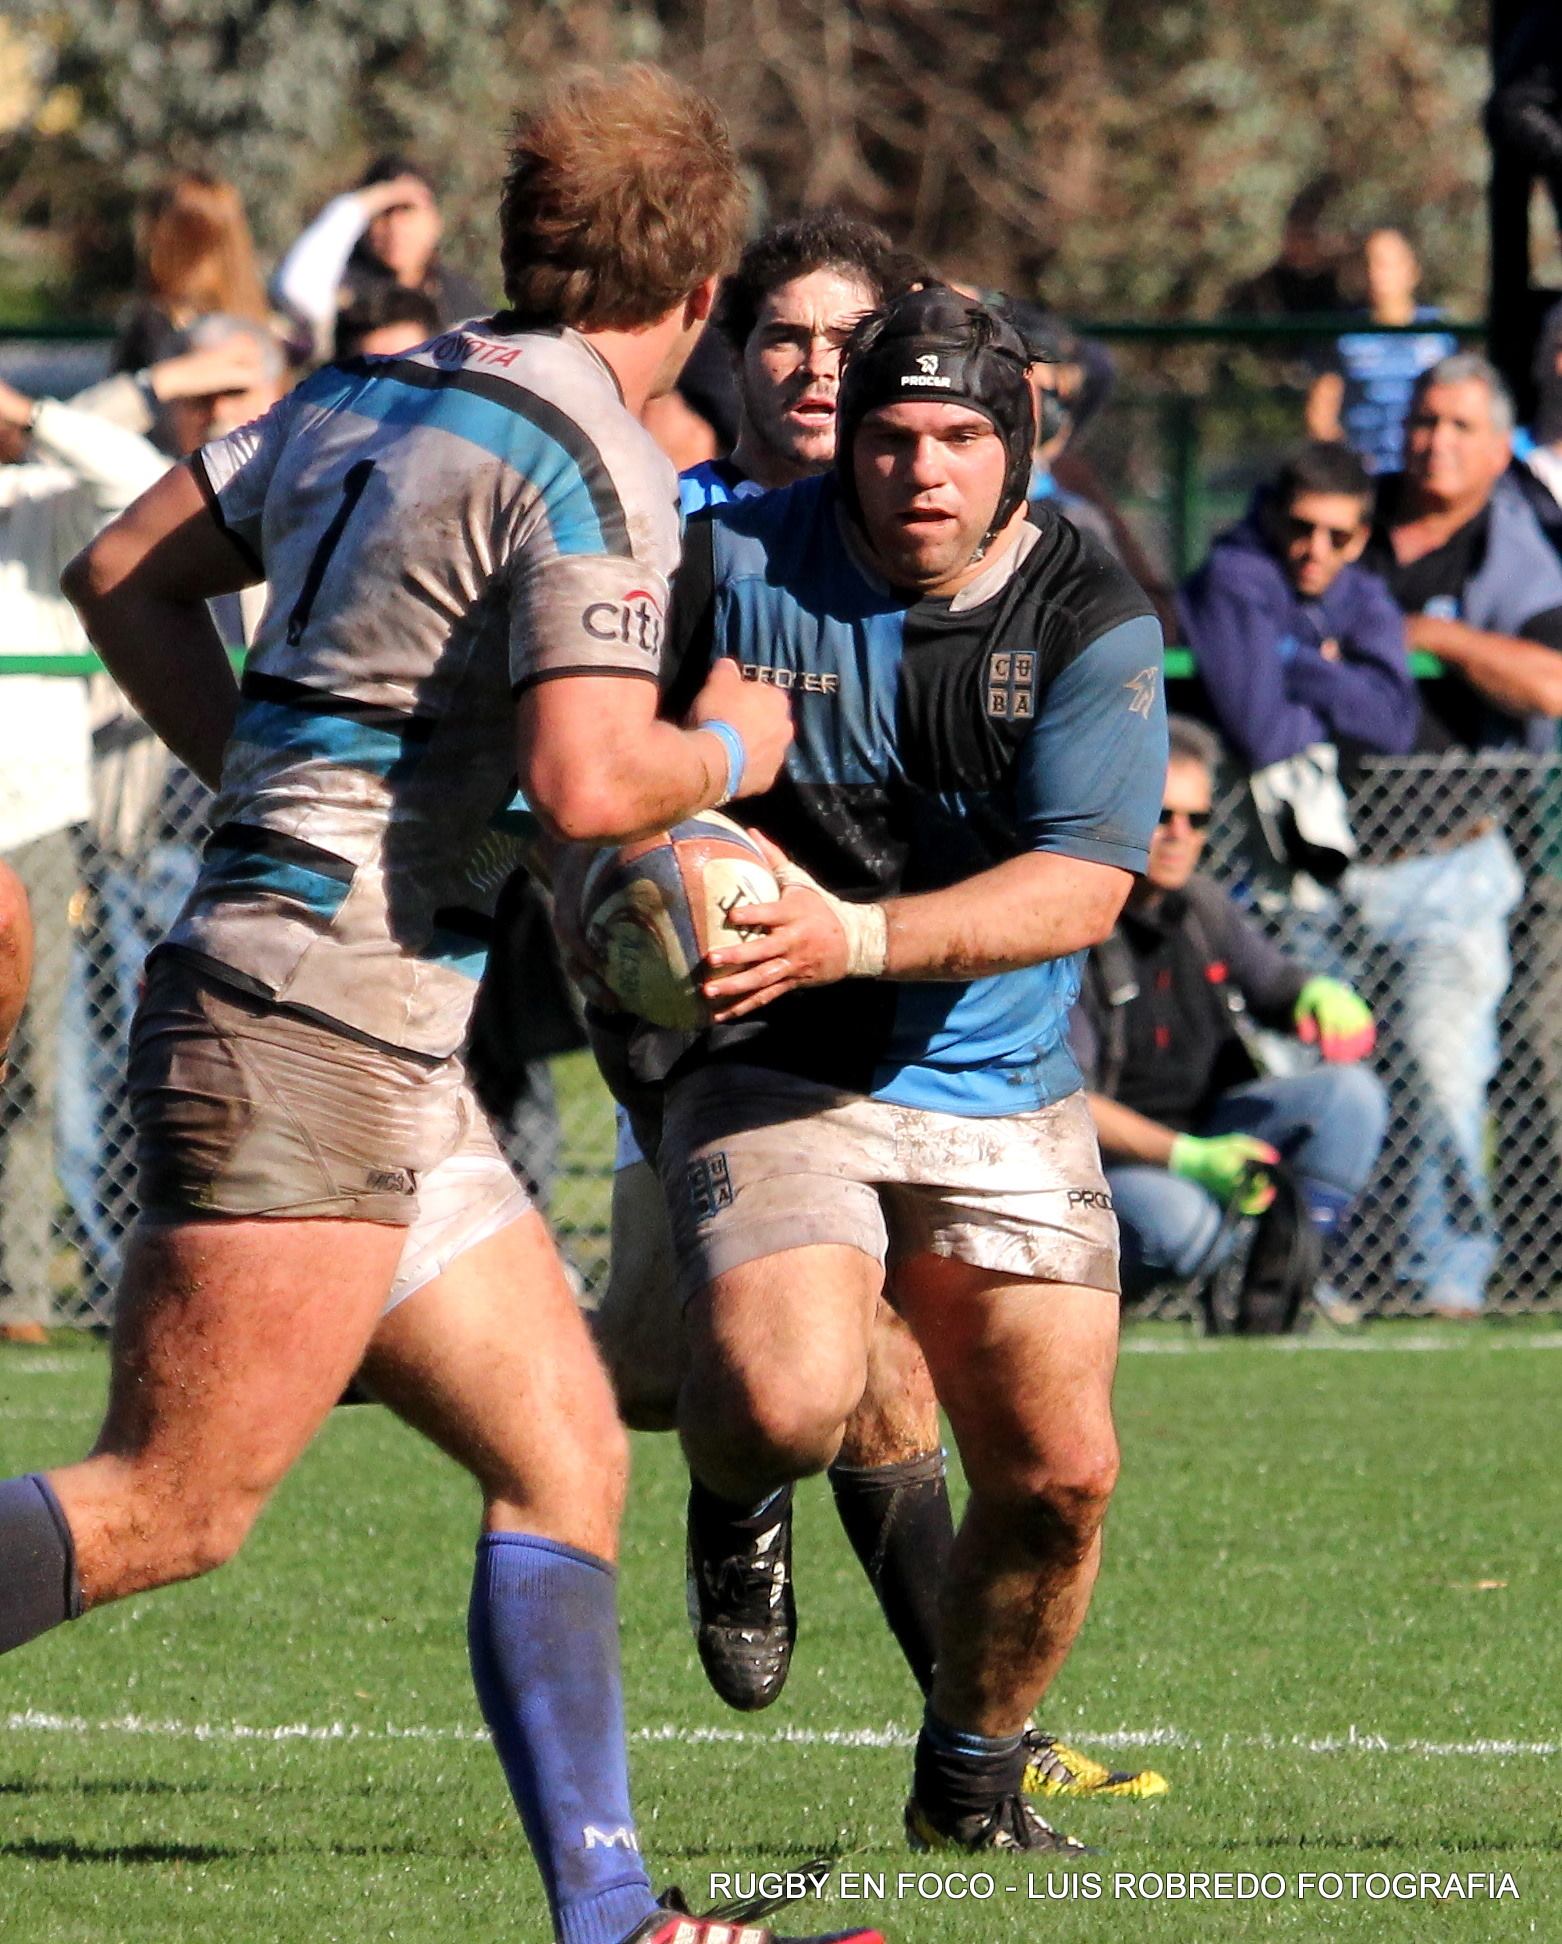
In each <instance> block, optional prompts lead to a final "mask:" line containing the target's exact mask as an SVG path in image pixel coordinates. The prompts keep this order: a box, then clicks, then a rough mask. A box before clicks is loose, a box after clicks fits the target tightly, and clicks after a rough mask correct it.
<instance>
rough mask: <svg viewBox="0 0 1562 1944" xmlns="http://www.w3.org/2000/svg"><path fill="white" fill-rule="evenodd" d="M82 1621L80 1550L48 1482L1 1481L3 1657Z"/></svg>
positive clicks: (0, 1648)
mask: <svg viewBox="0 0 1562 1944" xmlns="http://www.w3.org/2000/svg"><path fill="white" fill-rule="evenodd" d="M80 1616H81V1582H80V1581H79V1580H78V1579H77V1577H76V1548H75V1545H74V1544H73V1543H72V1540H71V1529H70V1527H69V1526H68V1525H67V1524H66V1523H65V1514H64V1513H63V1512H62V1511H61V1510H60V1502H59V1500H58V1499H57V1498H56V1497H55V1496H54V1491H53V1488H52V1487H51V1486H50V1484H49V1481H48V1480H47V1479H46V1478H40V1477H38V1476H37V1475H36V1474H35V1473H34V1474H31V1475H29V1476H28V1477H26V1478H7V1479H0V1654H6V1653H9V1652H10V1650H11V1649H12V1648H13V1647H22V1646H25V1645H26V1643H27V1642H28V1641H29V1640H36V1639H37V1637H38V1635H39V1634H41V1633H47V1632H48V1631H49V1629H50V1628H51V1627H58V1626H62V1625H63V1624H64V1623H65V1621H67V1620H76V1619H79V1618H80Z"/></svg>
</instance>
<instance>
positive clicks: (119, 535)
mask: <svg viewBox="0 0 1562 1944" xmlns="http://www.w3.org/2000/svg"><path fill="white" fill-rule="evenodd" d="M260 578H261V574H260V570H259V566H258V564H257V563H255V562H254V561H252V560H249V559H247V558H246V557H245V555H244V554H243V553H242V552H241V551H240V549H239V548H238V547H237V546H236V545H235V544H234V542H233V540H232V539H231V538H230V537H229V536H228V534H227V533H225V532H224V531H223V529H222V527H221V526H220V525H219V524H218V523H217V521H216V520H215V519H214V518H213V516H212V514H211V512H210V511H209V509H208V506H207V503H206V500H205V498H204V496H203V495H202V492H201V489H200V487H199V486H198V485H197V483H196V480H195V475H194V474H193V472H192V471H191V469H190V468H189V467H188V466H176V467H175V468H174V470H173V471H172V472H169V473H166V474H164V476H163V477H162V478H161V479H160V480H159V481H158V482H157V484H156V485H155V486H153V487H151V488H150V489H149V490H148V491H147V492H145V493H143V494H142V495H141V497H140V499H138V500H137V501H136V502H135V504H134V505H133V506H130V507H128V508H127V509H126V510H125V512H123V513H122V514H121V515H120V517H119V518H118V519H117V520H115V521H114V522H113V524H112V525H111V526H108V527H105V528H104V530H103V532H102V533H100V534H99V535H98V537H97V538H96V539H95V540H94V541H93V542H92V544H91V545H90V546H89V547H86V548H84V549H83V551H82V552H81V553H79V554H78V555H77V556H76V558H75V559H74V560H73V561H72V562H71V563H70V565H69V566H68V567H67V568H66V570H65V574H64V577H63V580H62V583H61V584H62V586H63V587H64V589H65V592H66V594H67V595H68V597H69V598H70V600H71V602H72V604H73V605H74V606H75V608H76V611H77V612H78V613H79V614H80V616H81V620H82V626H83V627H84V628H85V629H86V631H87V634H88V637H89V638H90V640H91V642H92V645H93V646H94V647H95V648H96V649H97V651H98V653H99V654H100V655H101V656H102V657H103V661H104V664H105V665H106V667H107V668H108V671H109V673H110V674H111V675H112V676H113V677H114V679H115V681H116V682H118V684H119V686H120V687H121V688H122V689H123V690H124V691H125V694H126V695H127V696H129V698H130V700H131V701H132V702H133V703H134V704H135V706H136V707H137V708H138V709H139V710H140V711H141V713H142V715H143V716H145V717H146V719H147V721H148V722H149V723H150V724H151V726H152V728H153V729H154V730H155V731H156V732H157V734H158V735H159V736H160V737H161V738H162V740H163V741H164V742H165V743H166V744H167V745H168V747H169V748H170V749H171V750H172V751H173V752H174V754H175V755H176V756H177V757H178V758H179V759H180V761H181V762H184V763H187V764H188V765H189V767H190V768H191V769H192V770H194V771H195V773H196V775H197V776H198V777H200V779H201V781H202V782H203V783H205V784H208V785H209V786H210V787H211V788H213V789H215V788H216V787H217V783H218V779H219V777H220V775H221V772H222V752H223V749H224V748H225V746H226V744H227V741H228V737H229V736H230V735H231V734H232V731H233V721H234V716H235V715H236V713H237V710H238V701H239V690H238V683H237V682H236V681H235V680H234V675H233V670H232V668H231V667H230V666H229V663H228V657H227V654H226V653H225V651H224V649H223V645H222V640H221V638H220V636H219V635H218V633H217V629H216V627H215V625H214V624H213V621H212V618H211V612H210V610H209V609H208V607H207V605H206V603H207V601H208V600H210V599H211V598H212V597H213V596H215V595H218V594H232V593H236V592H237V591H238V590H239V589H240V588H241V587H251V586H253V585H254V584H255V583H256V582H257V581H259V580H260Z"/></svg>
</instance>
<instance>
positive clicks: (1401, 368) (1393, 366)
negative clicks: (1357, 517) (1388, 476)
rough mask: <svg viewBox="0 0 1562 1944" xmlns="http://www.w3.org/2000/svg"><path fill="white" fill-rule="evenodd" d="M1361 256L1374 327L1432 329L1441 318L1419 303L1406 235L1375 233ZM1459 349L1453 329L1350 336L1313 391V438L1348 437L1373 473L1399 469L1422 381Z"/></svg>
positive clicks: (1416, 270) (1338, 343)
mask: <svg viewBox="0 0 1562 1944" xmlns="http://www.w3.org/2000/svg"><path fill="white" fill-rule="evenodd" d="M1361 254H1362V265H1363V268H1364V270H1365V273H1366V284H1367V321H1368V322H1369V323H1371V324H1381V325H1406V324H1418V323H1426V324H1430V323H1432V322H1434V321H1435V320H1436V319H1437V318H1439V317H1440V316H1441V315H1442V313H1441V311H1439V310H1436V309H1435V308H1433V307H1432V306H1431V305H1429V304H1418V303H1417V302H1416V290H1417V287H1418V285H1419V284H1420V282H1421V264H1420V261H1419V259H1418V258H1417V256H1416V253H1415V248H1414V245H1413V244H1412V243H1411V241H1410V238H1409V237H1408V236H1406V235H1405V233H1404V231H1403V230H1398V229H1387V228H1384V229H1375V230H1373V231H1372V232H1371V234H1370V235H1369V236H1368V238H1367V240H1366V242H1365V244H1364V245H1363V246H1362V253H1361ZM1458 349H1459V344H1458V340H1457V339H1456V338H1453V337H1451V336H1450V335H1449V334H1448V332H1447V331H1431V330H1428V331H1415V332H1404V331H1396V332H1395V333H1393V334H1392V335H1390V336H1384V335H1382V334H1381V333H1380V332H1378V331H1347V332H1346V333H1345V334H1344V335H1343V336H1342V337H1339V338H1336V339H1335V341H1334V346H1333V352H1332V355H1331V356H1330V357H1329V358H1328V360H1327V362H1326V363H1325V364H1324V366H1323V368H1322V369H1321V370H1320V371H1319V373H1318V376H1317V377H1316V378H1315V379H1314V380H1313V384H1312V389H1311V390H1310V391H1309V392H1308V394H1307V413H1306V417H1307V433H1308V437H1309V438H1313V439H1326V440H1343V441H1344V442H1345V444H1346V445H1348V446H1349V447H1350V448H1351V450H1352V451H1353V452H1355V453H1357V454H1359V455H1360V458H1361V460H1362V463H1363V464H1364V465H1365V466H1366V468H1367V471H1368V472H1370V473H1391V472H1398V470H1399V464H1400V460H1401V458H1402V456H1403V453H1404V446H1405V413H1406V412H1407V411H1408V409H1409V406H1410V394H1411V392H1412V390H1413V389H1414V387H1415V381H1416V379H1417V378H1418V377H1419V376H1420V375H1421V373H1422V372H1423V371H1425V370H1426V368H1427V366H1428V365H1434V364H1436V363H1437V361H1438V359H1439V358H1448V357H1452V355H1453V354H1454V352H1456V351H1457V350H1458Z"/></svg>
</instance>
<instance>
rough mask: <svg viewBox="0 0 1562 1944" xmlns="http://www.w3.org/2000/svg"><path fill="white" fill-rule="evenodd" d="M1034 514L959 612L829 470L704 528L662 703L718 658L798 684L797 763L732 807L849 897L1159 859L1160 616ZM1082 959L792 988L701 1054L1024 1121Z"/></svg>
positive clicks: (693, 534) (1115, 569)
mask: <svg viewBox="0 0 1562 1944" xmlns="http://www.w3.org/2000/svg"><path fill="white" fill-rule="evenodd" d="M1035 517H1036V520H1037V524H1036V525H1034V526H1029V525H1028V526H1026V527H1025V528H1023V529H1022V530H1021V534H1020V538H1019V541H1018V543H1017V545H1016V546H1015V547H1014V548H1013V549H1012V550H1010V551H1009V552H1008V553H1006V554H1004V555H1003V556H1001V557H1000V558H999V559H998V560H996V561H995V562H994V563H993V564H992V566H991V567H990V568H989V569H988V570H987V571H986V572H985V573H983V574H982V575H981V576H980V577H979V578H978V579H977V580H975V581H973V582H971V583H970V584H969V585H968V586H967V587H965V588H963V589H961V591H960V592H959V593H958V594H957V595H956V596H955V597H954V599H953V600H916V601H911V602H909V603H908V601H907V600H906V598H905V596H904V595H903V594H898V593H897V592H896V591H895V590H893V589H891V588H890V587H888V586H886V585H885V584H884V583H883V582H882V581H880V580H878V579H877V578H876V577H875V576H874V575H873V573H872V572H871V570H869V569H868V568H867V567H865V566H864V565H863V564H862V563H861V562H860V561H859V559H858V558H857V557H856V555H855V553H854V550H853V549H852V547H851V546H850V545H849V544H848V542H847V540H846V537H845V533H844V531H843V524H842V520H841V518H840V516H839V513H838V499H837V495H836V490H835V483H834V480H833V478H831V477H829V476H826V477H825V478H823V479H811V480H805V481H803V482H802V483H800V484H799V485H796V486H792V487H788V488H786V489H784V490H782V491H779V492H773V493H766V494H764V495H762V496H761V497H759V498H753V499H742V500H737V501H734V502H732V503H731V504H729V505H726V506H723V507H720V508H718V509H716V510H714V511H712V512H710V513H708V514H704V515H701V516H700V517H699V518H697V519H695V520H694V521H692V522H691V523H690V525H689V527H688V530H687V533H686V536H685V550H684V562H683V566H682V568H681V570H680V573H679V579H678V584H677V588H676V591H675V596H674V604H673V622H672V627H671V630H670V635H669V641H670V647H669V652H668V656H667V662H666V667H665V669H664V681H665V682H666V684H667V694H666V701H665V704H664V706H665V707H666V709H667V711H668V713H670V714H673V715H675V716H676V715H677V714H678V713H679V712H681V710H682V709H683V708H684V707H685V706H686V704H687V700H688V697H689V696H690V695H691V694H692V692H693V690H694V689H695V688H697V687H698V685H699V683H700V682H701V681H702V680H703V679H704V675H705V672H706V670H707V668H708V667H709V664H710V661H711V659H712V658H713V656H715V655H718V654H722V655H730V656H732V657H733V658H734V659H735V660H736V661H737V662H738V663H739V664H740V665H741V667H742V669H743V672H744V674H745V675H747V676H748V677H749V678H750V679H751V680H754V681H761V682H773V683H774V684H776V685H777V686H778V687H781V688H784V689H785V690H787V692H788V693H789V694H790V695H791V697H792V699H793V705H794V710H795V717H796V740H795V741H794V743H793V745H792V748H791V749H790V751H789V752H788V754H787V759H786V766H785V769H784V771H783V773H782V776H781V778H780V779H779V781H778V782H777V783H776V784H775V786H774V787H773V788H772V789H771V790H769V791H768V792H766V794H764V795H763V796H759V797H749V798H745V799H744V800H743V801H742V803H741V804H740V805H739V806H738V809H739V814H740V815H741V816H742V818H743V820H744V821H745V822H748V823H752V824H755V825H757V826H758V827H759V828H760V829H762V830H764V831H765V832H767V833H768V834H769V835H770V836H771V837H773V838H774V840H775V841H776V842H777V843H778V844H780V845H781V847H782V848H783V849H784V850H786V851H787V852H788V853H789V854H790V855H792V856H793V857H795V858H796V859H797V860H798V861H799V862H800V863H801V864H803V865H804V866H805V867H806V868H807V869H808V870H810V871H812V872H813V873H814V874H815V875H816V876H817V877H818V878H819V879H820V880H821V882H822V883H824V884H826V885H828V886H829V887H830V888H831V889H832V890H834V891H837V892H839V893H842V894H843V895H845V896H848V897H857V898H863V899H867V898H884V897H889V896H894V895H896V894H899V893H909V892H917V891H930V890H936V889H939V888H942V887H943V886H946V885H949V884H953V883H957V882H958V881H960V880H961V879H963V878H968V877H971V876H973V875H975V874H976V873H977V872H979V871H983V870H986V869H988V868H990V867H991V866H992V865H994V864H997V863H999V862H1001V861H1003V860H1004V859H1006V858H1010V857H1015V856H1018V855H1021V854H1023V853H1025V852H1027V851H1047V852H1055V853H1057V854H1060V855H1063V856H1069V857H1078V858H1084V859H1086V860H1089V861H1092V862H1095V863H1101V864H1109V865H1114V866H1117V867H1118V868H1120V869H1122V870H1125V871H1133V872H1138V871H1142V870H1143V869H1144V867H1145V864H1146V862H1147V859H1148V851H1149V841H1150V835H1151V832H1152V831H1153V830H1154V828H1155V821H1156V817H1157V815H1158V814H1159V811H1160V804H1161V790H1162V784H1163V782H1164V778H1165V772H1166V720H1165V701H1164V691H1163V684H1162V680H1161V632H1160V627H1159V625H1158V623H1157V622H1156V620H1155V618H1154V615H1153V613H1152V611H1151V609H1150V606H1149V603H1148V602H1147V601H1146V599H1145V597H1144V595H1143V593H1142V592H1141V591H1140V589H1139V588H1138V587H1137V586H1136V585H1135V583H1134V582H1133V581H1132V580H1131V579H1130V578H1129V577H1128V575H1127V574H1126V573H1124V572H1123V570H1122V569H1121V568H1120V567H1119V566H1118V565H1117V564H1116V563H1115V562H1114V561H1113V560H1111V559H1110V557H1109V556H1108V555H1107V554H1106V553H1105V551H1104V550H1103V549H1102V548H1100V547H1099V546H1098V545H1097V544H1096V543H1095V542H1094V541H1092V540H1091V539H1089V538H1088V536H1085V535H1082V534H1080V533H1079V532H1078V531H1077V530H1076V529H1075V528H1074V527H1072V526H1071V525H1070V524H1069V523H1068V522H1067V521H1066V520H1063V519H1061V518H1059V517H1058V516H1057V515H1056V514H1053V513H1050V512H1048V511H1047V510H1046V509H1042V510H1041V511H1039V512H1038V513H1037V514H1036V516H1035ZM1082 958H1083V955H1082V954H1075V955H1072V956H1070V957H1068V958H1065V959H1056V960H1051V961H1048V962H1046V963H1044V964H1041V965H1035V966H1030V967H1026V968H1024V969H1022V970H1020V971H1015V972H1005V973H1001V974H999V975H997V976H994V977H991V978H983V979H972V980H967V981H964V982H958V983H957V982H933V981H927V982H910V981H906V982H902V981H890V980H864V979H852V980H847V981H843V982H841V983H840V984H837V985H832V986H826V987H820V988H817V989H815V990H812V991H802V992H797V993H793V994H789V995H788V996H787V997H786V998H784V999H781V1000H778V1001H777V1002H776V1003H775V1004H773V1005H771V1006H769V1007H767V1008H765V1009H764V1011H763V1012H761V1013H759V1014H756V1015H754V1016H753V1017H752V1018H751V1019H748V1020H743V1021H740V1022H738V1023H737V1024H735V1025H733V1026H729V1027H722V1028H718V1029H715V1030H714V1031H712V1032H711V1033H709V1034H706V1035H704V1036H703V1037H702V1039H701V1040H700V1041H698V1042H697V1043H696V1045H695V1047H694V1049H693V1051H692V1052H690V1053H688V1054H686V1055H685V1056H684V1057H685V1060H686V1061H697V1060H705V1059H722V1060H733V1061H738V1062H743V1063H747V1064H758V1065H761V1066H768V1067H774V1068H779V1069H781V1070H782V1071H786V1072H790V1073H795V1074H799V1075H802V1076H804V1077H806V1078H810V1079H815V1080H819V1081H821V1082H824V1083H826V1084H829V1085H833V1086H839V1087H841V1088H843V1089H845V1090H847V1091H850V1092H853V1093H865V1094H872V1095H875V1096H878V1097H880V1098H882V1099H885V1100H891V1101H898V1102H901V1103H903V1104H905V1105H908V1106H915V1107H924V1108H930V1109H934V1110H937V1111H942V1112H946V1113H957V1114H972V1115H983V1114H1004V1113H1018V1112H1023V1111H1026V1110H1028V1109H1031V1108H1035V1107H1040V1106H1045V1105H1047V1104H1049V1103H1050V1102H1052V1101H1054V1100H1058V1099H1060V1098H1062V1097H1063V1096H1064V1095H1065V1094H1068V1093H1070V1092H1072V1091H1073V1090H1074V1089H1075V1088H1076V1087H1077V1086H1078V1085H1079V1072H1078V1069H1077V1068H1076V1066H1075V1065H1074V1061H1073V1057H1072V1055H1071V1054H1070V1052H1069V1049H1068V1041H1067V1034H1066V1024H1067V1019H1068V1013H1069V1009H1070V1007H1071V1006H1072V1004H1073V1002H1074V998H1075V995H1076V993H1077V991H1078V988H1079V978H1080V971H1081V965H1082Z"/></svg>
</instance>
